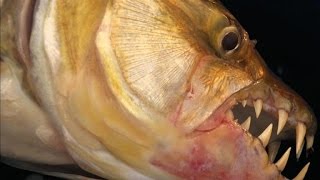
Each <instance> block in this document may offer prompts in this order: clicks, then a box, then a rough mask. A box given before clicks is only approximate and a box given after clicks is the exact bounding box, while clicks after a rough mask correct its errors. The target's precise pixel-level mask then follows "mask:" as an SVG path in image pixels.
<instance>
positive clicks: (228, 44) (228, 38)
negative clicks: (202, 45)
mask: <svg viewBox="0 0 320 180" xmlns="http://www.w3.org/2000/svg"><path fill="white" fill-rule="evenodd" d="M237 45H238V36H237V34H236V33H234V32H229V33H228V34H226V35H225V36H224V37H223V40H222V47H223V49H224V50H225V51H230V50H233V49H235V48H236V47H237Z"/></svg>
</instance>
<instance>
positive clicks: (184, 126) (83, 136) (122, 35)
mask: <svg viewBox="0 0 320 180" xmlns="http://www.w3.org/2000/svg"><path fill="white" fill-rule="evenodd" d="M0 3H1V4H0V7H1V156H2V160H3V161H4V162H5V163H8V164H11V165H13V166H15V167H19V168H23V169H28V170H32V171H36V172H40V173H43V174H49V175H53V176H58V177H63V178H68V179H83V178H86V177H87V178H98V177H100V178H106V179H286V177H285V176H283V175H282V174H281V171H283V169H284V168H285V166H286V163H287V160H288V157H289V154H290V152H291V151H292V150H291V148H289V149H288V150H287V151H286V152H285V153H284V154H283V156H282V157H281V158H280V159H279V160H277V161H276V162H275V163H273V161H274V159H275V157H276V154H277V151H278V148H279V146H280V142H281V141H282V140H287V139H290V138H294V137H295V140H296V147H295V148H294V151H295V152H294V153H295V154H296V156H297V158H299V156H300V154H301V151H302V149H303V147H304V144H306V148H307V149H310V148H312V146H313V141H314V134H315V132H316V127H317V124H316V119H315V116H314V114H313V112H312V111H311V110H310V108H309V107H308V105H307V104H306V102H305V101H304V100H303V99H302V98H301V97H299V96H298V95H297V94H296V93H295V92H294V91H292V90H291V89H289V88H288V87H287V86H286V85H284V84H283V83H282V82H281V81H280V80H279V79H277V78H276V77H275V76H274V75H273V74H272V73H271V72H270V71H269V70H268V68H267V67H266V64H265V62H264V61H263V59H262V58H261V57H260V55H259V54H258V52H257V51H256V50H255V47H254V45H255V43H254V42H253V41H251V40H250V39H249V36H248V33H247V32H246V31H245V30H244V29H243V28H242V27H241V25H240V24H239V23H238V21H237V20H236V19H235V18H234V17H233V16H232V15H231V14H230V13H229V12H228V11H227V10H226V9H225V8H224V7H223V6H222V4H221V3H220V2H218V1H215V0H184V1H180V0H109V1H108V0H68V1H63V0H56V1H49V0H41V1H40V0H39V1H36V0H4V1H3V0H2V1H0ZM253 113H254V114H253ZM304 142H306V143H304ZM266 147H267V148H268V153H267V151H266V150H265V148H266ZM57 167H59V168H57ZM63 167H66V168H65V169H64V168H63ZM79 167H80V168H81V169H82V170H80V168H79ZM308 167H309V163H308V164H306V166H305V167H304V168H303V169H302V170H301V172H300V173H297V174H298V175H297V177H296V178H295V179H303V178H304V176H305V174H306V173H307V170H308ZM86 172H87V173H86ZM94 175H95V176H94Z"/></svg>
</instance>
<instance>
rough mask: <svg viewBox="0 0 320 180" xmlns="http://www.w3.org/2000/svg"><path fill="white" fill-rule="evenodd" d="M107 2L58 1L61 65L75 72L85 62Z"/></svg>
mask: <svg viewBox="0 0 320 180" xmlns="http://www.w3.org/2000/svg"><path fill="white" fill-rule="evenodd" d="M108 2H109V1H107V0H94V1H87V0H70V1H64V0H58V1H57V6H56V8H57V25H58V28H57V29H58V31H59V35H60V44H61V52H62V56H63V59H64V61H63V64H64V65H65V67H66V68H70V69H72V70H76V69H77V68H78V67H79V66H81V64H82V63H83V61H86V57H87V53H88V49H91V48H92V46H93V44H92V43H93V42H94V41H93V40H94V38H95V36H96V34H95V33H94V32H96V30H97V28H98V26H99V24H100V21H101V19H102V17H103V15H104V12H105V8H106V5H107V3H108Z"/></svg>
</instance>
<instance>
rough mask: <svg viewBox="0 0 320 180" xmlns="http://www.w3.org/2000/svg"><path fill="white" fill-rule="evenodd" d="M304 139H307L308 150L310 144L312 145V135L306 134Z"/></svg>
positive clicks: (310, 146)
mask: <svg viewBox="0 0 320 180" xmlns="http://www.w3.org/2000/svg"><path fill="white" fill-rule="evenodd" d="M306 139H307V150H308V149H310V148H312V146H313V141H314V136H312V135H307V136H306Z"/></svg>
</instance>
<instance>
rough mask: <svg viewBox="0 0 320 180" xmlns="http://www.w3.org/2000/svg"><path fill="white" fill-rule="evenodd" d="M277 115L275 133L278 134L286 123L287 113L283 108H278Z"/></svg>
mask: <svg viewBox="0 0 320 180" xmlns="http://www.w3.org/2000/svg"><path fill="white" fill-rule="evenodd" d="M278 115H279V121H278V130H277V134H279V133H280V132H281V131H282V129H283V127H284V125H286V122H287V120H288V113H287V111H285V110H283V109H280V110H279V111H278Z"/></svg>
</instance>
